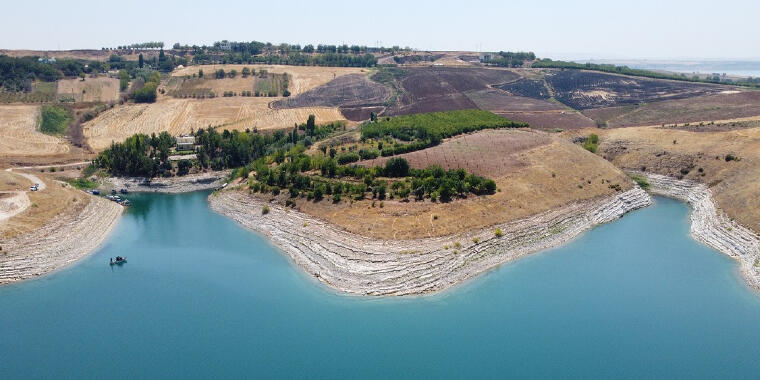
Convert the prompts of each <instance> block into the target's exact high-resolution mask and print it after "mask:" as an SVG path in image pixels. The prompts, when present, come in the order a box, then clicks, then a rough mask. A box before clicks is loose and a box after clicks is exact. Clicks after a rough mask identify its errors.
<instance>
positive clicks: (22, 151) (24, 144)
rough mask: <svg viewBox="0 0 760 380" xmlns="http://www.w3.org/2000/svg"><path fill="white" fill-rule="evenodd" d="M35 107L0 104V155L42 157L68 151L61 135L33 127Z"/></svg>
mask: <svg viewBox="0 0 760 380" xmlns="http://www.w3.org/2000/svg"><path fill="white" fill-rule="evenodd" d="M39 113H40V107H39V106H32V105H0V157H9V156H44V155H56V154H64V153H67V152H69V149H70V147H69V145H68V144H67V143H66V141H64V140H63V139H62V138H60V137H57V136H51V135H46V134H44V133H42V132H40V131H39V130H37V123H38V118H39Z"/></svg>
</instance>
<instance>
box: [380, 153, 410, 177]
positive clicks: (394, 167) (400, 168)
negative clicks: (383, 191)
mask: <svg viewBox="0 0 760 380" xmlns="http://www.w3.org/2000/svg"><path fill="white" fill-rule="evenodd" d="M385 175H386V176H388V177H406V176H408V175H409V161H407V160H406V159H404V158H400V157H394V158H391V159H390V160H388V161H387V162H386V163H385Z"/></svg>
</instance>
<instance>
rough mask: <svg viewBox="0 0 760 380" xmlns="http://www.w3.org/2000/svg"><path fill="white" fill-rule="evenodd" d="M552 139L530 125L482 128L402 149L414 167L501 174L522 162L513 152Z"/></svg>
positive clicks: (375, 161) (378, 161) (383, 159)
mask: <svg viewBox="0 0 760 380" xmlns="http://www.w3.org/2000/svg"><path fill="white" fill-rule="evenodd" d="M551 142H552V137H551V135H549V134H547V133H542V132H537V131H532V130H530V129H519V130H517V129H498V130H483V131H479V132H476V133H470V134H465V135H461V136H457V137H454V138H451V139H448V140H446V141H444V142H443V143H442V144H440V145H437V146H435V147H432V148H428V149H423V150H418V151H415V152H410V153H405V154H402V155H398V156H394V157H403V158H405V159H406V160H407V161H409V164H410V165H411V166H412V167H414V168H416V169H424V168H426V167H428V166H430V165H440V166H441V167H442V168H444V169H447V170H448V169H465V170H467V171H469V172H472V173H475V174H477V175H481V176H489V177H490V176H503V175H505V174H507V173H509V172H511V171H512V170H514V169H516V168H519V167H521V166H524V165H523V164H524V163H523V162H522V161H521V160H519V159H516V157H513V156H512V155H513V154H517V153H520V152H523V151H526V150H530V149H533V148H536V147H539V146H542V145H547V144H550V143H551ZM390 158H391V157H378V158H376V159H373V160H366V161H361V162H360V164H361V165H364V166H368V167H372V166H377V165H380V166H382V165H385V162H386V161H388V160H389V159H390Z"/></svg>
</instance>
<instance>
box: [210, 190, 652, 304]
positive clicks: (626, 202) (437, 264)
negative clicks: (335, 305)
mask: <svg viewBox="0 0 760 380" xmlns="http://www.w3.org/2000/svg"><path fill="white" fill-rule="evenodd" d="M208 200H209V205H210V207H211V209H212V210H213V211H215V212H217V213H219V214H221V215H224V216H227V217H229V218H231V219H233V220H235V221H236V222H238V223H239V224H241V225H243V226H244V227H246V228H248V229H250V230H253V231H256V232H260V233H262V234H264V235H265V236H266V237H267V238H268V239H269V240H270V241H271V242H272V243H273V244H275V245H276V246H277V247H278V248H280V249H281V250H282V251H283V252H284V253H285V254H286V255H287V256H288V257H289V258H290V259H291V260H292V261H293V262H294V263H295V264H296V265H297V266H298V267H300V268H301V269H302V270H304V271H305V272H306V273H308V274H309V275H311V276H312V277H314V278H316V279H317V280H319V281H320V282H322V283H323V284H325V285H327V286H328V287H330V288H332V289H334V290H337V291H339V292H341V293H346V294H352V295H365V296H403V295H417V294H426V293H435V292H439V291H442V290H445V289H448V288H451V287H453V286H455V285H457V284H460V283H462V282H465V281H467V280H469V279H471V278H474V277H476V276H478V275H480V274H482V273H484V272H486V271H488V270H490V269H491V268H494V267H496V266H499V265H501V264H504V263H507V262H510V261H513V260H515V259H517V258H520V257H523V256H525V255H528V254H531V253H535V252H538V251H542V250H545V249H549V248H553V247H556V246H559V245H561V244H563V243H565V242H567V241H569V240H572V239H573V238H575V237H576V236H578V235H579V234H581V233H582V232H584V231H586V230H588V229H590V228H592V227H593V226H595V225H599V224H602V223H606V222H609V221H612V220H615V219H618V218H620V217H621V216H623V215H624V214H626V213H627V212H629V211H632V210H635V209H638V208H642V207H646V206H649V205H650V204H652V199H651V197H650V196H649V194H647V193H646V192H645V191H644V190H642V189H641V188H639V187H634V188H633V189H631V190H628V191H625V192H622V193H619V194H615V195H613V196H610V197H606V198H601V199H593V200H587V201H581V202H575V203H571V204H568V205H566V206H563V207H561V208H559V209H555V210H549V211H546V212H543V213H540V214H537V215H534V216H532V217H528V218H524V219H519V220H515V221H511V222H507V223H502V224H499V225H494V226H491V227H489V228H483V229H477V230H473V231H468V232H464V233H461V234H456V235H453V236H443V237H435V238H422V239H414V240H381V239H373V238H368V237H364V236H360V235H356V234H353V233H350V232H347V231H345V230H343V229H341V228H339V227H337V226H334V225H331V224H329V223H327V222H324V221H322V220H319V219H316V218H314V217H311V216H309V215H306V214H304V213H302V212H299V211H296V210H291V209H287V208H285V207H283V206H280V205H276V204H270V203H268V202H265V201H262V200H259V199H256V198H254V197H251V196H248V195H246V194H243V193H241V192H238V191H229V190H228V191H222V192H218V193H214V194H211V195H210V196H209V198H208ZM264 205H267V206H268V207H269V208H270V212H269V213H268V214H266V215H262V214H261V208H262V207H263V206H264ZM496 228H499V229H501V230H502V231H503V235H502V236H499V237H497V236H496V235H495V234H494V230H495V229H496ZM475 239H477V242H475ZM456 243H459V244H460V246H459V247H456ZM446 246H449V248H448V249H446V248H445V247H446Z"/></svg>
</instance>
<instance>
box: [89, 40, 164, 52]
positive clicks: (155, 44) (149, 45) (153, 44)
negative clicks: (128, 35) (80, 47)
mask: <svg viewBox="0 0 760 380" xmlns="http://www.w3.org/2000/svg"><path fill="white" fill-rule="evenodd" d="M163 48H164V43H163V42H160V41H149V42H139V43H134V44H129V45H120V46H117V47H116V49H118V50H128V49H134V50H141V49H163ZM103 49H104V50H110V49H109V48H103Z"/></svg>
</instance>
